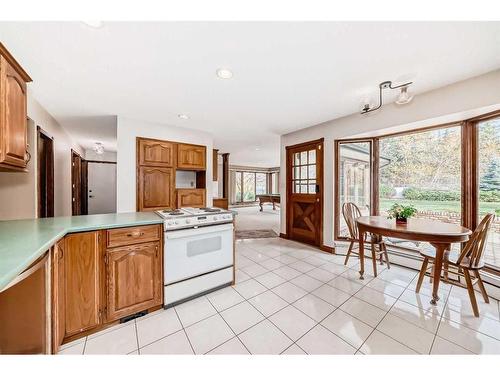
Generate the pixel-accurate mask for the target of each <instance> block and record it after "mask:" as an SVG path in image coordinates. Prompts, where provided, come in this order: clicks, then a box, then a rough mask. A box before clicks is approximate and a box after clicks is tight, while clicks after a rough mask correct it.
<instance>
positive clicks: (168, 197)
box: [137, 167, 175, 211]
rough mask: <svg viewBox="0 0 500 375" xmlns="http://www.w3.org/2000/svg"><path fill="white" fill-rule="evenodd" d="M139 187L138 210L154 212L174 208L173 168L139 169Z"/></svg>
mask: <svg viewBox="0 0 500 375" xmlns="http://www.w3.org/2000/svg"><path fill="white" fill-rule="evenodd" d="M138 173H139V176H138V179H137V181H138V186H137V206H138V207H137V209H138V210H139V211H153V210H160V209H162V208H173V206H174V205H175V202H174V200H173V191H174V186H175V182H174V181H175V180H174V177H175V175H174V171H173V169H172V168H157V167H139V170H138Z"/></svg>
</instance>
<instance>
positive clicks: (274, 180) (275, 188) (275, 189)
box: [271, 172, 280, 194]
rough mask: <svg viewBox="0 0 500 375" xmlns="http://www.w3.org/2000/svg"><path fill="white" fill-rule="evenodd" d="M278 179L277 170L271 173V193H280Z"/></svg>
mask: <svg viewBox="0 0 500 375" xmlns="http://www.w3.org/2000/svg"><path fill="white" fill-rule="evenodd" d="M279 184H280V181H279V172H272V173H271V194H279V193H280V190H279V188H280V185H279Z"/></svg>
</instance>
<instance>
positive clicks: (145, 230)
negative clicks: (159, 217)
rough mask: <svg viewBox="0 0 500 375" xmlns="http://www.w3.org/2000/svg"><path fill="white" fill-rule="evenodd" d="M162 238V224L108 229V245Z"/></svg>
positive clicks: (115, 245)
mask: <svg viewBox="0 0 500 375" xmlns="http://www.w3.org/2000/svg"><path fill="white" fill-rule="evenodd" d="M160 238H161V225H143V226H140V227H129V228H118V229H109V230H107V231H106V247H117V246H123V245H131V244H136V243H141V242H151V241H158V240H159V239H160Z"/></svg>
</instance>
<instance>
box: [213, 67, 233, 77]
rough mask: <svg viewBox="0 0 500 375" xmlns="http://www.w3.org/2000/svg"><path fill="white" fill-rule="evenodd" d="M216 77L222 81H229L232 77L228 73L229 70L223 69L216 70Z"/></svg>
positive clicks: (230, 72)
mask: <svg viewBox="0 0 500 375" xmlns="http://www.w3.org/2000/svg"><path fill="white" fill-rule="evenodd" d="M216 73H217V77H219V78H222V79H229V78H232V77H233V72H232V71H230V70H229V69H225V68H220V69H217V72H216Z"/></svg>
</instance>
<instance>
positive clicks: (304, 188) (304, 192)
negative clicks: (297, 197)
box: [300, 184, 307, 194]
mask: <svg viewBox="0 0 500 375" xmlns="http://www.w3.org/2000/svg"><path fill="white" fill-rule="evenodd" d="M300 193H301V194H307V185H305V184H301V185H300Z"/></svg>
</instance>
